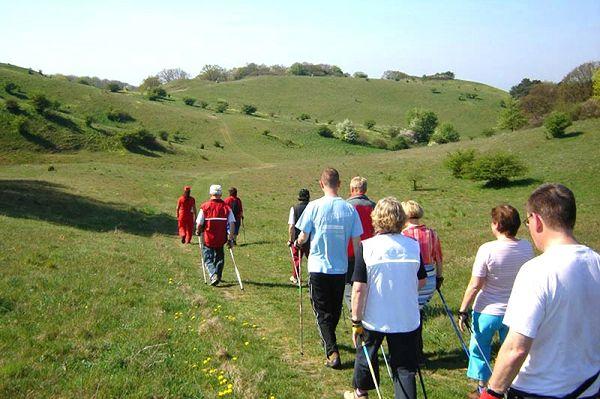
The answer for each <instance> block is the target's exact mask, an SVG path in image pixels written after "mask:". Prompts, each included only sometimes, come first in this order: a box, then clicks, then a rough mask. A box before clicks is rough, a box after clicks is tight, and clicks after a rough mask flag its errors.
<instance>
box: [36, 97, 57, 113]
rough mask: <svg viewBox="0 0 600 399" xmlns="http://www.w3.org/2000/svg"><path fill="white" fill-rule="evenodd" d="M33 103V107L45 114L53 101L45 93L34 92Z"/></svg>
mask: <svg viewBox="0 0 600 399" xmlns="http://www.w3.org/2000/svg"><path fill="white" fill-rule="evenodd" d="M31 103H32V104H33V108H35V110H36V111H37V112H38V113H40V114H43V113H44V112H45V111H46V110H47V109H48V108H49V107H50V106H51V105H52V102H51V101H50V100H48V98H47V97H46V96H45V95H43V94H34V95H33V97H32V98H31Z"/></svg>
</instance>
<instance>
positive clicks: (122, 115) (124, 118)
mask: <svg viewBox="0 0 600 399" xmlns="http://www.w3.org/2000/svg"><path fill="white" fill-rule="evenodd" d="M106 117H107V118H108V120H109V121H113V122H119V123H127V122H133V121H135V118H134V117H133V116H131V115H129V114H128V113H127V112H123V111H115V110H110V111H108V114H106Z"/></svg>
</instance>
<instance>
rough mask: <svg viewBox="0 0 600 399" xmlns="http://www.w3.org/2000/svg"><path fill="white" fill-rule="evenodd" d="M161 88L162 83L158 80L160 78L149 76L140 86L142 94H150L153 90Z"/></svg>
mask: <svg viewBox="0 0 600 399" xmlns="http://www.w3.org/2000/svg"><path fill="white" fill-rule="evenodd" d="M160 86H161V82H160V79H159V78H158V76H148V77H147V78H146V79H144V81H143V82H142V84H141V85H140V91H141V92H142V93H145V92H150V91H152V89H155V88H157V87H160Z"/></svg>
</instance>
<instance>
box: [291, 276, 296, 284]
mask: <svg viewBox="0 0 600 399" xmlns="http://www.w3.org/2000/svg"><path fill="white" fill-rule="evenodd" d="M290 282H291V283H292V284H294V285H298V279H297V278H296V277H294V276H291V277H290Z"/></svg>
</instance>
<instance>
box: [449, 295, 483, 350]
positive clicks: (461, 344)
mask: <svg viewBox="0 0 600 399" xmlns="http://www.w3.org/2000/svg"><path fill="white" fill-rule="evenodd" d="M437 292H438V294H440V299H441V300H442V303H443V305H444V309H446V314H447V315H448V318H449V319H450V322H451V323H452V328H454V332H455V333H456V336H457V337H458V340H459V341H460V346H461V347H462V349H463V351H464V352H465V355H467V359H468V358H469V350H468V349H467V345H466V344H465V341H464V339H463V337H462V335H461V334H460V330H459V329H458V327H457V326H456V322H455V321H454V317H453V316H452V312H451V311H450V308H449V307H448V304H447V303H446V299H444V295H442V291H441V290H439V289H438V290H437ZM484 357H485V356H484Z"/></svg>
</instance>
